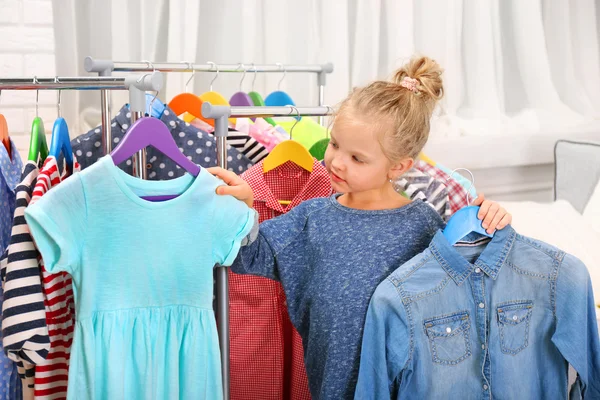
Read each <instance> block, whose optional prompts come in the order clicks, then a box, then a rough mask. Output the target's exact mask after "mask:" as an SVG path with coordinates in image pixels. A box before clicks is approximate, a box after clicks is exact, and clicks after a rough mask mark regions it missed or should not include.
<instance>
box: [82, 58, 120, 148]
mask: <svg viewBox="0 0 600 400" xmlns="http://www.w3.org/2000/svg"><path fill="white" fill-rule="evenodd" d="M84 64H85V63H84ZM84 66H85V65H84ZM86 70H87V71H88V72H97V73H98V76H111V75H112V66H111V63H110V62H100V61H99V62H97V63H96V64H95V65H93V66H90V70H88V69H87V68H86ZM100 108H101V110H102V151H103V153H104V154H105V155H106V154H110V152H111V151H112V145H113V143H112V131H111V122H110V121H111V118H110V93H109V92H108V91H107V90H106V89H102V90H101V91H100Z"/></svg>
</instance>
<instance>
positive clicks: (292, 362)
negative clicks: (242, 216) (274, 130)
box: [229, 159, 332, 400]
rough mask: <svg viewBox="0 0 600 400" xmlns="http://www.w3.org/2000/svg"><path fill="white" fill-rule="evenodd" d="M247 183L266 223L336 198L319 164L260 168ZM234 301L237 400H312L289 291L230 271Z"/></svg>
mask: <svg viewBox="0 0 600 400" xmlns="http://www.w3.org/2000/svg"><path fill="white" fill-rule="evenodd" d="M241 177H242V179H244V180H245V181H246V182H248V184H249V185H250V187H252V191H253V192H254V209H255V210H256V211H257V212H258V214H259V221H260V222H263V221H266V220H268V219H271V218H274V217H276V216H278V215H281V214H284V213H286V212H288V211H290V210H291V209H292V208H294V207H296V206H297V205H298V204H300V203H301V202H303V201H305V200H308V199H312V198H316V197H327V196H330V195H331V193H332V188H331V183H330V178H329V174H328V173H327V170H326V169H325V167H324V166H323V165H322V164H321V163H320V162H318V161H317V160H316V159H315V160H314V163H313V171H312V173H311V172H308V171H306V170H304V169H302V168H300V167H298V166H297V165H295V164H293V163H292V162H287V163H285V164H283V165H281V166H279V167H277V168H275V169H274V170H272V171H269V172H267V173H266V174H265V173H263V163H262V162H260V163H258V164H256V165H254V166H253V167H251V168H250V169H248V170H247V171H246V172H245V173H244V174H242V176H241ZM278 200H288V201H291V203H290V204H289V205H281V204H280V203H279V201H278ZM229 301H230V313H229V324H230V325H229V326H230V328H229V334H230V339H229V341H230V373H231V384H230V387H231V400H281V399H291V400H308V399H310V398H311V396H310V391H309V388H308V378H307V376H306V368H305V366H304V350H303V346H302V339H301V338H300V335H299V334H298V332H297V331H296V329H295V328H294V327H293V325H292V322H291V321H290V317H289V315H288V311H287V304H286V297H285V293H284V290H283V286H282V285H281V284H280V283H279V282H275V281H273V280H270V279H267V278H263V277H258V276H251V275H238V274H235V273H233V272H231V271H230V272H229Z"/></svg>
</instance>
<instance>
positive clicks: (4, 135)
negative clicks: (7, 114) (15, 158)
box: [0, 114, 12, 159]
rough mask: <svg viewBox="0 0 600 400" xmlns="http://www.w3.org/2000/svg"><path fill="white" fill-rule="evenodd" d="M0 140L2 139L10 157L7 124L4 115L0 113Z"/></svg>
mask: <svg viewBox="0 0 600 400" xmlns="http://www.w3.org/2000/svg"><path fill="white" fill-rule="evenodd" d="M0 140H2V144H4V147H6V151H7V152H8V156H9V157H10V158H11V159H12V154H11V145H10V137H9V136H8V124H7V123H6V118H4V115H2V114H0Z"/></svg>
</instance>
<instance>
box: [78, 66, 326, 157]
mask: <svg viewBox="0 0 600 400" xmlns="http://www.w3.org/2000/svg"><path fill="white" fill-rule="evenodd" d="M83 65H84V68H85V70H86V71H87V72H96V73H98V75H99V76H110V75H111V74H112V72H113V71H116V72H152V71H160V72H216V73H221V72H224V73H246V72H253V73H254V72H256V73H274V72H279V73H282V72H283V73H284V74H286V73H288V72H291V73H314V74H317V85H318V88H319V99H318V101H319V103H318V104H319V106H322V105H324V102H325V83H326V77H327V74H330V73H332V72H333V64H332V63H326V64H308V65H284V64H261V65H257V64H252V63H247V64H214V63H206V64H194V63H189V62H179V63H172V62H156V63H155V62H150V61H139V62H122V61H111V60H97V59H94V58H92V57H89V56H88V57H86V58H85V60H84V62H83ZM244 65H247V66H250V67H249V68H241V67H242V66H244ZM100 96H101V103H102V136H104V137H105V140H104V142H105V143H107V145H108V147H107V148H105V149H104V152H105V154H107V153H110V146H111V144H112V141H111V132H110V104H109V99H108V93H107V92H106V91H104V90H103V91H101V92H100ZM132 115H133V113H132ZM319 123H320V124H321V125H323V118H322V117H319ZM225 168H226V167H225Z"/></svg>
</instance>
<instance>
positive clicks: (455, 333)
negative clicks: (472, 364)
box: [423, 311, 471, 365]
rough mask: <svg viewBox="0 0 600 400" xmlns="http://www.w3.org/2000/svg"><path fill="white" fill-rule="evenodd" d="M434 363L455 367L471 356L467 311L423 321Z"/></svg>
mask: <svg viewBox="0 0 600 400" xmlns="http://www.w3.org/2000/svg"><path fill="white" fill-rule="evenodd" d="M423 327H424V329H425V334H426V335H427V337H428V338H429V348H430V349H431V358H432V360H433V362H434V363H437V364H442V365H455V364H458V363H460V362H461V361H464V360H465V359H466V358H468V357H470V356H471V340H470V328H471V321H470V319H469V313H468V312H467V311H460V312H456V313H453V314H450V315H442V316H439V317H432V318H428V319H426V320H424V321H423Z"/></svg>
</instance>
